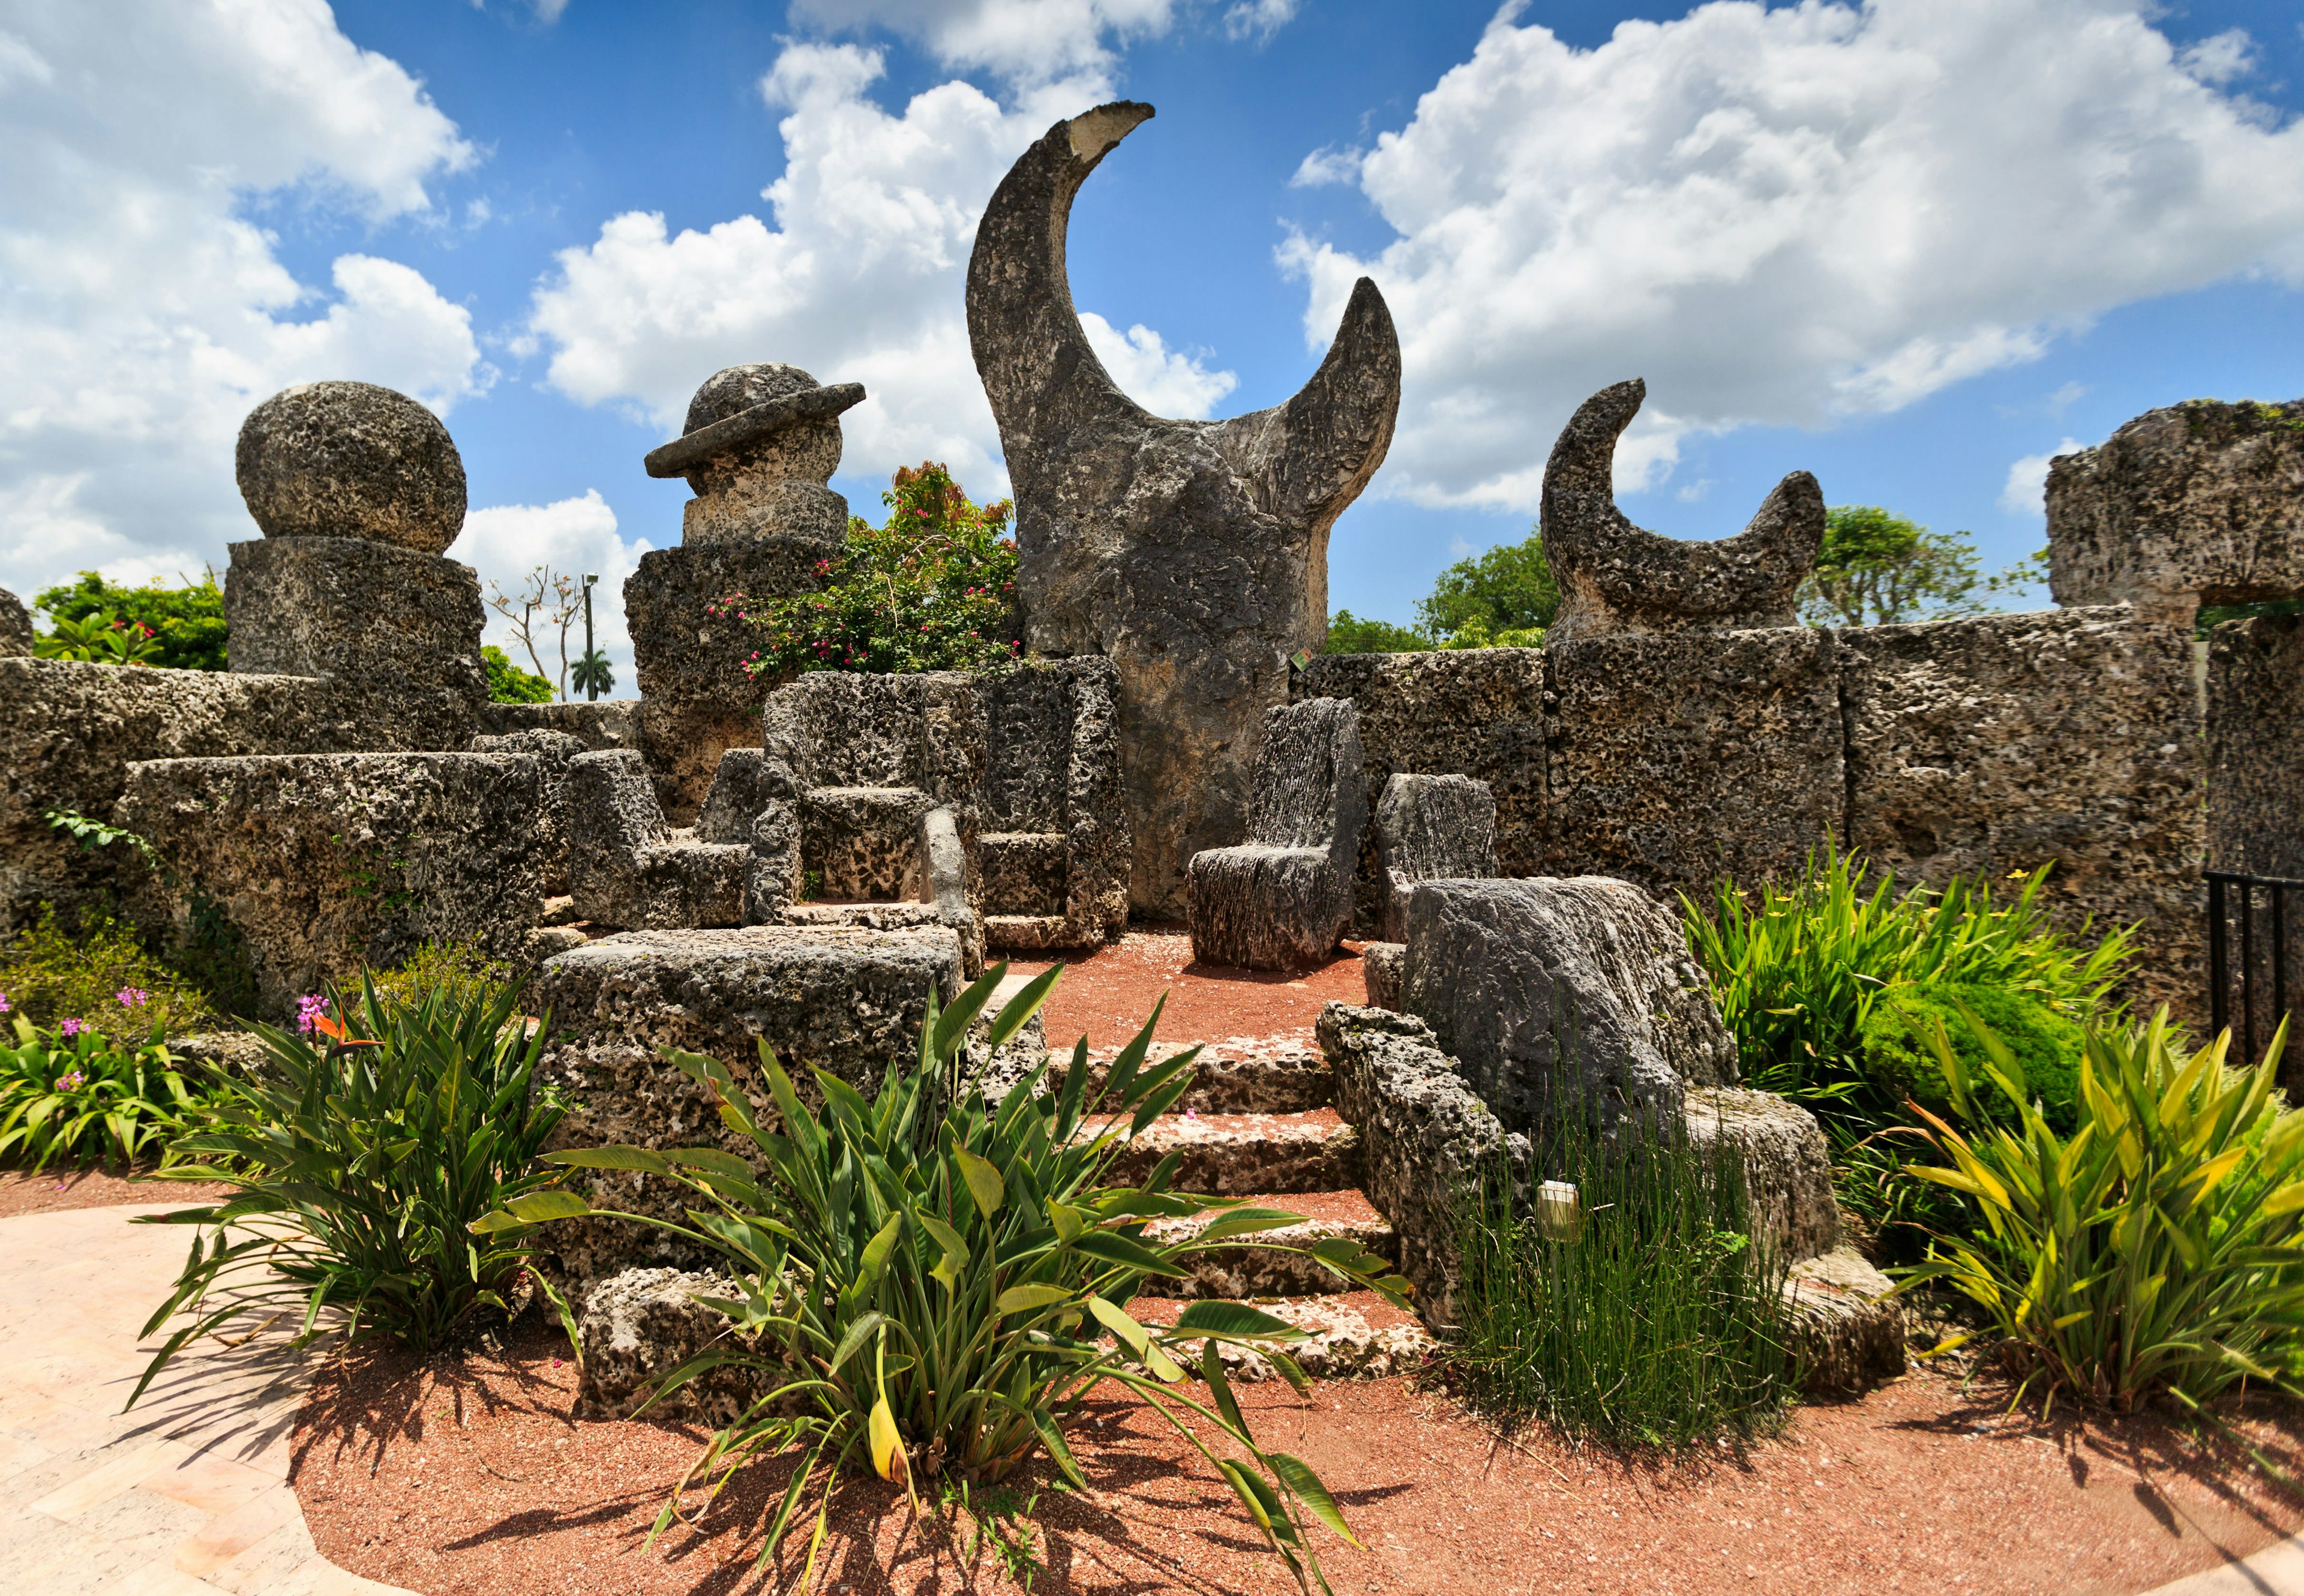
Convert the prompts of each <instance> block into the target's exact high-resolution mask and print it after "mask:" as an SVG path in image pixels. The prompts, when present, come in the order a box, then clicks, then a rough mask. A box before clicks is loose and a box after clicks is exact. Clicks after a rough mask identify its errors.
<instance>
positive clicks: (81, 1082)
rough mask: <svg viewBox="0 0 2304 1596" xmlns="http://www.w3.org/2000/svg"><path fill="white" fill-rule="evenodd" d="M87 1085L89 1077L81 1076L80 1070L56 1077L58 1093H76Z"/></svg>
mask: <svg viewBox="0 0 2304 1596" xmlns="http://www.w3.org/2000/svg"><path fill="white" fill-rule="evenodd" d="M87 1084H88V1077H87V1076H86V1075H83V1074H80V1071H78V1070H66V1071H65V1072H64V1074H61V1075H58V1076H57V1077H56V1090H57V1091H78V1090H79V1089H80V1087H83V1086H85V1085H87Z"/></svg>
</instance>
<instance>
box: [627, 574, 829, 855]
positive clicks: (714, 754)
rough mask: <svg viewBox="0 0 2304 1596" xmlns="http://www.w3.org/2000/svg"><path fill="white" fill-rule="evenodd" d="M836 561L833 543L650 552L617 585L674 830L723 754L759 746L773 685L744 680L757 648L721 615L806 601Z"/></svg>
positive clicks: (730, 617) (750, 634)
mask: <svg viewBox="0 0 2304 1596" xmlns="http://www.w3.org/2000/svg"><path fill="white" fill-rule="evenodd" d="M840 553H841V544H840V541H839V540H838V539H831V540H829V541H827V540H826V539H822V538H817V537H812V536H809V537H794V536H787V535H784V534H771V533H763V534H761V535H758V536H756V537H751V538H747V539H743V540H742V541H740V542H725V543H685V544H682V545H681V546H680V547H679V548H656V549H651V550H649V551H648V553H646V554H644V555H642V556H640V565H639V568H638V569H636V570H635V571H634V572H633V573H632V574H631V575H630V576H628V577H626V578H625V579H624V624H625V626H626V627H627V628H628V629H629V630H630V632H631V639H632V665H633V670H634V675H636V677H637V678H638V684H639V688H640V697H641V698H642V699H643V700H646V704H647V708H646V709H645V711H644V712H643V713H642V715H641V716H640V731H641V735H642V737H643V739H644V743H643V750H644V751H645V752H646V753H647V755H648V768H649V769H650V770H651V771H652V772H654V773H655V774H656V790H657V795H658V797H659V798H660V800H661V801H662V802H663V804H664V808H665V813H666V814H667V815H670V816H671V817H672V818H673V820H674V821H675V822H677V823H680V824H686V823H688V822H689V821H690V820H692V819H694V818H695V816H696V812H697V809H698V807H699V805H701V804H702V803H703V802H704V795H705V794H706V793H707V791H708V790H709V789H710V787H711V785H712V777H713V773H714V772H715V771H716V769H717V768H719V764H720V756H721V755H722V754H723V753H724V752H725V751H728V750H729V749H731V748H741V747H745V746H748V745H750V746H757V745H758V742H759V725H760V719H759V717H760V705H761V704H762V702H763V701H765V700H766V699H767V696H768V691H769V689H770V688H771V687H773V686H774V685H775V683H774V682H773V681H771V680H767V679H761V680H758V681H756V680H754V679H753V678H752V677H751V676H750V675H746V674H745V671H744V661H745V660H746V659H747V658H750V656H751V654H752V653H753V652H754V651H755V650H757V649H758V648H759V646H760V645H759V639H758V634H757V633H756V632H754V631H753V629H752V628H751V627H750V625H748V624H746V623H745V622H744V621H742V620H741V619H740V618H739V616H738V615H737V614H736V613H735V612H734V611H728V612H726V613H720V607H721V604H722V601H723V600H724V599H730V598H731V597H732V596H733V595H736V594H742V595H743V596H745V597H746V598H749V599H772V598H782V597H788V596H789V595H792V594H794V593H812V592H814V591H816V590H817V589H818V588H821V587H822V586H823V585H824V581H825V574H826V571H828V570H829V566H828V565H826V562H828V561H833V560H836V559H838V558H839V557H840Z"/></svg>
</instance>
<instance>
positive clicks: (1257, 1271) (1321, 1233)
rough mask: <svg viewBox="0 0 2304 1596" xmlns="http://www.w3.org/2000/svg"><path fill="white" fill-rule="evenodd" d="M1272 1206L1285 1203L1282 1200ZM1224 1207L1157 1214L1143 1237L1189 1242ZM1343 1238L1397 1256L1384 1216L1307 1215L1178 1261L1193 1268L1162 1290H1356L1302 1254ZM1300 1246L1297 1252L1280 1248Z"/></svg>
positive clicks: (1244, 1293) (1182, 1294) (1240, 1293)
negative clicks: (1241, 1241)
mask: <svg viewBox="0 0 2304 1596" xmlns="http://www.w3.org/2000/svg"><path fill="white" fill-rule="evenodd" d="M1275 1206H1277V1207H1281V1208H1283V1209H1284V1208H1285V1206H1286V1204H1285V1202H1284V1201H1283V1202H1281V1203H1278V1204H1275ZM1222 1212H1223V1210H1209V1211H1208V1212H1206V1213H1200V1214H1193V1215H1190V1216H1189V1217H1183V1218H1166V1219H1155V1220H1154V1221H1153V1222H1152V1223H1151V1224H1150V1225H1148V1226H1147V1227H1145V1237H1146V1239H1147V1240H1148V1241H1150V1242H1152V1243H1154V1244H1156V1245H1159V1246H1173V1245H1175V1244H1178V1243H1181V1242H1187V1241H1190V1240H1191V1239H1192V1237H1194V1236H1196V1235H1199V1233H1200V1232H1201V1231H1202V1230H1204V1229H1206V1228H1207V1227H1208V1226H1209V1225H1210V1224H1211V1223H1213V1222H1214V1221H1215V1220H1216V1218H1219V1217H1221V1214H1222ZM1339 1237H1341V1238H1344V1239H1347V1240H1350V1241H1353V1242H1357V1243H1358V1244H1360V1245H1361V1246H1363V1247H1365V1248H1367V1249H1368V1251H1369V1252H1374V1253H1375V1254H1376V1256H1377V1257H1379V1258H1382V1259H1384V1260H1385V1261H1388V1262H1393V1263H1394V1264H1396V1263H1397V1261H1398V1251H1399V1246H1400V1238H1399V1237H1398V1236H1396V1235H1393V1229H1392V1227H1391V1225H1389V1224H1388V1223H1386V1222H1385V1220H1384V1219H1383V1218H1370V1219H1360V1220H1350V1219H1306V1220H1304V1221H1303V1222H1302V1223H1300V1224H1296V1225H1283V1226H1282V1227H1280V1228H1278V1229H1276V1230H1259V1231H1258V1232H1256V1235H1255V1239H1256V1241H1257V1243H1258V1245H1253V1246H1249V1245H1241V1246H1237V1247H1211V1248H1210V1249H1208V1250H1207V1252H1193V1253H1190V1254H1188V1255H1186V1256H1185V1257H1184V1258H1182V1259H1180V1260H1179V1262H1180V1263H1181V1264H1182V1266H1183V1267H1184V1268H1185V1269H1190V1271H1191V1278H1190V1279H1189V1280H1186V1281H1182V1282H1177V1283H1174V1284H1166V1283H1164V1284H1163V1285H1162V1286H1160V1292H1161V1295H1164V1296H1174V1297H1177V1298H1180V1299H1185V1300H1189V1299H1190V1298H1193V1297H1222V1298H1228V1299H1231V1300H1232V1301H1235V1302H1238V1301H1241V1300H1244V1299H1247V1298H1250V1297H1275V1296H1327V1295H1334V1294H1335V1293H1338V1292H1346V1291H1351V1290H1354V1289H1355V1287H1354V1286H1353V1285H1352V1283H1351V1280H1350V1279H1348V1278H1343V1277H1340V1276H1338V1275H1335V1274H1333V1273H1331V1272H1330V1271H1329V1270H1328V1269H1327V1268H1326V1266H1324V1265H1323V1264H1322V1263H1320V1261H1318V1260H1317V1259H1314V1258H1308V1257H1306V1256H1305V1255H1304V1253H1305V1252H1309V1251H1310V1250H1311V1249H1312V1248H1314V1247H1317V1246H1318V1245H1319V1244H1321V1243H1322V1242H1324V1241H1330V1240H1334V1239H1336V1238H1339ZM1283 1248H1299V1249H1301V1250H1302V1251H1300V1252H1283V1251H1282V1249H1283Z"/></svg>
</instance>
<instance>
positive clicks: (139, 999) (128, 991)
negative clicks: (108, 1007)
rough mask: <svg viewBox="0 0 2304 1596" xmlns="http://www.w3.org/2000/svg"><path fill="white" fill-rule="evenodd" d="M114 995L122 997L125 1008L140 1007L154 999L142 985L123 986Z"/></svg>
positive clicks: (121, 1004)
mask: <svg viewBox="0 0 2304 1596" xmlns="http://www.w3.org/2000/svg"><path fill="white" fill-rule="evenodd" d="M113 996H114V997H117V998H119V999H120V1006H121V1007H123V1008H140V1007H141V1006H143V1005H145V1004H147V1003H149V1002H150V1001H151V1000H152V994H151V993H149V992H148V991H146V990H145V989H143V988H142V987H123V988H121V989H120V990H118V991H117V992H114V994H113Z"/></svg>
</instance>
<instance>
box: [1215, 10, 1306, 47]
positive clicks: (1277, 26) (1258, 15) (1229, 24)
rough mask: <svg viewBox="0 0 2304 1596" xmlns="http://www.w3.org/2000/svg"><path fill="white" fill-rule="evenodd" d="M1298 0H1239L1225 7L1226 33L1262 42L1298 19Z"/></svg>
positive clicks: (1229, 35)
mask: <svg viewBox="0 0 2304 1596" xmlns="http://www.w3.org/2000/svg"><path fill="white" fill-rule="evenodd" d="M1296 4H1297V0H1237V3H1236V4H1232V5H1228V6H1226V7H1225V8H1224V33H1225V35H1226V36H1227V37H1229V38H1253V39H1255V40H1256V41H1257V42H1258V44H1262V43H1263V42H1265V41H1266V39H1268V38H1271V37H1272V36H1273V35H1274V34H1275V33H1277V32H1279V31H1280V30H1282V29H1283V28H1285V27H1286V26H1288V24H1289V23H1291V22H1292V21H1295V20H1296Z"/></svg>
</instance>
